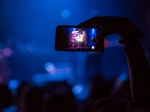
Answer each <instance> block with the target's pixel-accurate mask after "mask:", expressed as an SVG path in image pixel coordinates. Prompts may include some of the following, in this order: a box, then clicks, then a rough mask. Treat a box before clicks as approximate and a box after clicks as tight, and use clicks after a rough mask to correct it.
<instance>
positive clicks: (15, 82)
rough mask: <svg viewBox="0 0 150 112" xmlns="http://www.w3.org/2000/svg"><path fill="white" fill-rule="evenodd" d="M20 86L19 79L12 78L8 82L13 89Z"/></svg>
mask: <svg viewBox="0 0 150 112" xmlns="http://www.w3.org/2000/svg"><path fill="white" fill-rule="evenodd" d="M18 86H19V81H18V80H11V81H10V82H9V84H8V87H9V89H10V90H11V91H14V90H15V89H17V88H18Z"/></svg>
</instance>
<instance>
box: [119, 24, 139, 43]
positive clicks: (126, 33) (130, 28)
mask: <svg viewBox="0 0 150 112" xmlns="http://www.w3.org/2000/svg"><path fill="white" fill-rule="evenodd" d="M137 29H138V28H137V27H136V26H135V25H134V23H130V24H128V25H127V26H126V27H125V28H124V29H123V30H121V31H120V32H119V35H120V36H121V38H122V39H123V40H126V39H128V38H130V37H131V35H132V34H133V33H134V32H136V31H137Z"/></svg>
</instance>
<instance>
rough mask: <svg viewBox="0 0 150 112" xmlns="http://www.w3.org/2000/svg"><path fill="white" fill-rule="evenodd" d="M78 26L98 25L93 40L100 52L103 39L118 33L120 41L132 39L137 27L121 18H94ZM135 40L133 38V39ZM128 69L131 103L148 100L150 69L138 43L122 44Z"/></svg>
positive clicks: (102, 48)
mask: <svg viewBox="0 0 150 112" xmlns="http://www.w3.org/2000/svg"><path fill="white" fill-rule="evenodd" d="M79 25H80V26H91V25H98V26H100V27H101V28H102V31H101V33H100V34H99V35H97V36H96V37H94V38H93V42H96V44H98V46H99V49H100V51H101V52H103V51H104V37H106V36H107V35H111V34H115V33H119V35H120V36H121V38H122V40H127V39H130V38H131V39H132V36H131V34H133V33H134V32H135V31H136V30H137V27H136V25H135V24H134V23H133V22H132V21H131V20H129V19H127V18H123V17H95V18H92V19H89V20H87V21H85V22H82V23H81V24H79ZM133 38H135V37H133ZM124 50H125V53H126V58H127V62H128V67H129V74H130V83H131V91H132V99H133V101H144V100H147V99H150V69H149V65H148V62H147V60H146V57H145V54H144V52H143V49H142V46H141V44H140V41H139V40H138V39H136V41H134V42H132V43H130V44H124Z"/></svg>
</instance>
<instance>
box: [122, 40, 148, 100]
mask: <svg viewBox="0 0 150 112" xmlns="http://www.w3.org/2000/svg"><path fill="white" fill-rule="evenodd" d="M124 51H125V53H126V58H127V62H128V67H129V74H130V85H131V92H132V99H133V101H142V100H147V99H149V98H150V69H149V65H148V62H147V60H146V57H145V54H144V52H143V49H142V46H141V43H140V41H139V40H137V41H136V42H134V43H132V44H127V45H125V47H124Z"/></svg>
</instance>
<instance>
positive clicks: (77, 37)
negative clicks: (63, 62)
mask: <svg viewBox="0 0 150 112" xmlns="http://www.w3.org/2000/svg"><path fill="white" fill-rule="evenodd" d="M100 31H101V29H100V28H98V27H78V26H66V25H59V26H57V28H56V35H55V36H56V37H55V49H56V50H57V51H98V50H99V49H98V47H97V46H96V44H95V43H94V42H92V38H93V37H95V36H96V35H98V34H99V32H100Z"/></svg>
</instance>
